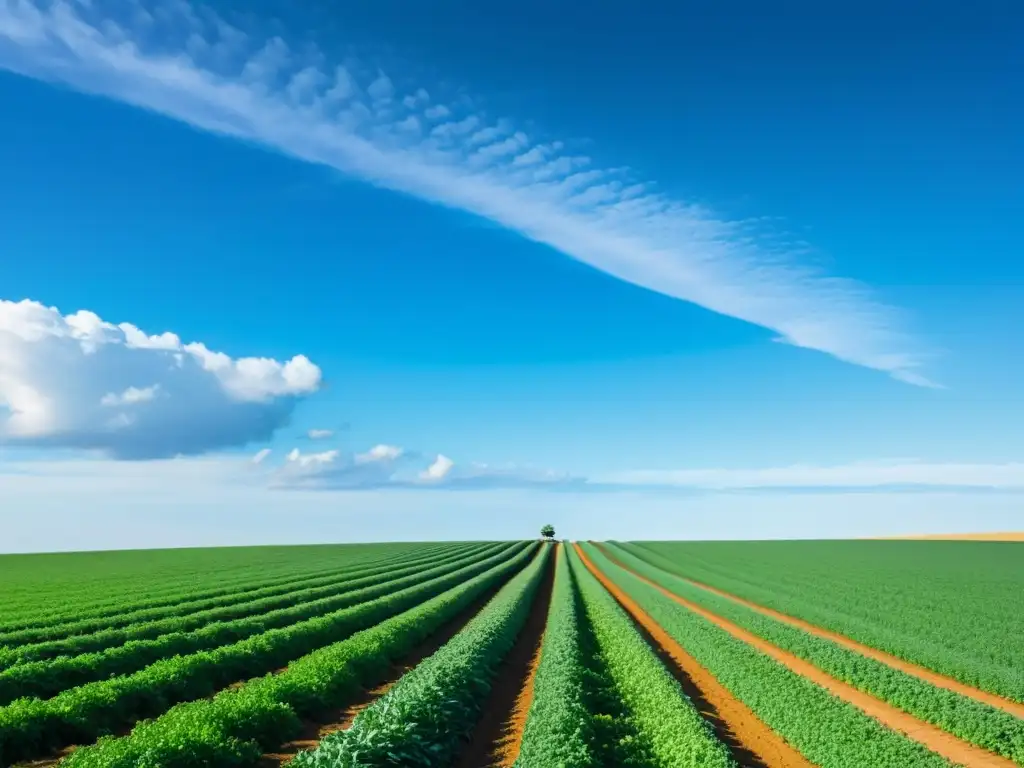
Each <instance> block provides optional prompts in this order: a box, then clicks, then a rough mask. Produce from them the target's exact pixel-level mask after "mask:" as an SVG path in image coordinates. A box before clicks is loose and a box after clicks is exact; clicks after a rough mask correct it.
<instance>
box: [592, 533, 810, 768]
mask: <svg viewBox="0 0 1024 768" xmlns="http://www.w3.org/2000/svg"><path fill="white" fill-rule="evenodd" d="M576 552H577V554H578V555H579V556H580V559H581V560H582V561H583V564H584V565H585V566H586V567H587V569H588V570H589V571H590V572H591V573H593V574H594V576H596V577H597V579H598V581H600V582H601V584H603V585H604V587H605V589H607V590H608V591H609V592H610V593H611V594H612V596H613V597H614V598H615V599H616V600H617V601H618V602H619V604H620V605H621V606H622V607H623V608H624V609H625V610H626V612H627V613H629V615H630V616H632V617H633V620H634V621H635V622H636V623H637V624H638V625H639V626H640V627H641V628H642V630H643V631H644V634H645V636H646V637H647V638H648V640H649V642H651V643H652V645H653V647H654V648H655V650H656V651H657V652H658V653H659V655H660V656H661V657H662V659H663V660H665V659H667V660H668V663H667V666H668V669H669V670H670V671H672V672H673V673H674V674H676V677H677V679H679V680H680V682H682V683H683V688H684V690H685V691H686V693H687V695H689V696H690V698H691V700H692V701H693V703H694V705H695V706H696V707H697V708H698V710H699V711H700V712H701V713H702V714H703V715H704V716H705V717H706V718H707V719H708V721H709V722H710V723H711V725H712V727H714V728H715V732H716V734H717V735H718V736H719V738H720V739H721V740H722V741H723V742H724V743H725V744H726V745H727V746H729V747H730V748H731V749H732V752H733V756H734V757H735V758H736V759H737V762H739V763H740V765H741V766H744V768H748V767H754V766H757V767H758V768H760V767H761V766H764V768H814V766H813V763H811V762H810V761H809V760H808V759H807V758H805V757H804V756H803V755H801V754H800V753H799V752H798V751H797V750H795V749H794V748H793V747H791V746H790V745H789V744H787V743H786V742H785V740H783V738H782V737H781V736H780V735H779V734H777V733H775V731H773V730H772V729H771V728H769V727H768V726H767V725H765V724H764V723H762V722H761V721H760V720H758V718H757V716H756V715H755V714H754V713H753V712H752V711H751V710H750V708H749V707H747V705H746V704H744V703H743V702H741V701H740V700H739V699H737V698H736V697H735V696H733V695H732V693H730V692H729V691H728V690H727V689H726V688H725V686H723V685H722V684H721V683H720V682H718V680H717V679H716V678H715V677H714V675H712V674H711V673H710V672H708V671H707V670H706V669H704V667H702V666H701V665H700V664H698V663H697V661H696V660H695V659H694V658H693V657H692V656H690V654H689V653H687V652H686V650H685V649H684V648H683V647H682V646H681V645H680V644H679V643H678V642H677V641H676V640H674V639H673V638H672V637H671V636H670V635H669V634H668V633H667V632H666V631H665V630H664V629H662V628H661V626H660V625H659V624H658V623H657V622H656V621H654V619H652V618H651V617H650V616H649V615H648V614H647V613H646V611H644V609H643V608H641V607H640V606H639V605H638V604H637V603H636V601H634V600H633V599H632V598H631V597H629V595H627V594H626V593H625V592H623V591H622V590H621V589H620V588H619V587H618V585H616V584H615V583H614V582H613V581H611V579H609V578H608V577H607V576H605V575H604V573H602V572H601V570H600V569H599V568H598V567H597V566H595V565H594V564H593V562H591V560H590V558H588V557H587V555H586V553H585V552H584V551H583V550H582V549H581V548H580V546H579V545H578V544H577V545H576Z"/></svg>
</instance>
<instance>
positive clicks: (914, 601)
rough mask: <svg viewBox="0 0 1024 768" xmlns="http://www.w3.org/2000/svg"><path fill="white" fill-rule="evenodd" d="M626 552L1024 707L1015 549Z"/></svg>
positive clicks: (1020, 548)
mask: <svg viewBox="0 0 1024 768" xmlns="http://www.w3.org/2000/svg"><path fill="white" fill-rule="evenodd" d="M626 548H627V549H629V550H630V551H631V552H633V553H634V554H637V555H639V556H640V557H642V558H643V559H645V560H648V561H650V562H654V563H655V564H656V565H659V566H661V567H664V568H666V569H667V570H670V571H672V572H674V573H677V574H680V575H682V576H687V577H690V578H693V579H696V580H697V581H701V582H704V583H707V584H711V585H712V586H716V587H719V588H721V589H724V590H725V591H727V592H731V593H733V594H735V595H739V596H741V597H745V598H747V599H748V600H752V601H753V602H755V603H759V604H760V605H764V606H767V607H769V608H774V609H775V610H777V611H781V612H783V613H787V614H789V615H791V616H797V617H799V618H801V619H804V620H805V621H809V622H811V623H812V624H816V625H818V626H821V627H825V628H827V629H830V630H832V631H834V632H838V633H840V634H843V635H846V636H847V637H850V638H853V639H854V640H857V641H859V642H861V643H864V644H865V645H870V646H872V647H875V648H879V649H881V650H884V651H887V652H888V653H891V654H893V655H895V656H899V657H900V658H903V659H906V660H907V661H911V662H914V663H916V664H920V665H922V666H925V667H928V668H930V669H933V670H935V671H936V672H940V673H942V674H944V675H948V676H950V677H953V678H956V679H957V680H960V681H962V682H964V683H967V684H968V685H973V686H975V687H978V688H981V689H983V690H986V691H990V692H992V693H996V694H999V695H1002V696H1006V697H1007V698H1010V699H1014V700H1016V701H1021V702H1024V567H1021V563H1024V543H1018V542H976V541H779V542H642V544H641V545H626Z"/></svg>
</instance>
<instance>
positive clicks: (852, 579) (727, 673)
mask: <svg viewBox="0 0 1024 768" xmlns="http://www.w3.org/2000/svg"><path fill="white" fill-rule="evenodd" d="M0 594H2V599H0V766H4V767H5V768H6V767H10V766H19V767H22V766H24V767H25V768H28V766H36V767H37V768H41V767H42V766H52V765H56V766H59V767H60V768H200V767H201V766H210V767H219V768H231V767H232V766H237V767H239V768H242V767H245V766H249V767H251V768H267V767H268V766H282V765H291V766H294V767H295V768H347V767H352V768H355V767H356V766H425V767H430V766H455V767H456V768H478V767H479V766H504V767H506V768H512V766H515V768H598V767H601V768H614V767H616V766H652V767H656V768H674V767H675V766H680V767H688V766H694V767H695V768H696V767H698V766H699V767H700V768H727V767H729V766H733V767H737V768H738V766H748V765H750V766H765V767H767V768H776V767H779V768H782V767H789V766H822V767H823V768H907V767H909V768H914V767H915V766H920V767H921V768H932V767H933V766H934V767H935V768H940V767H941V766H954V765H964V766H1014V765H1017V766H1024V543H1003V542H951V541H942V542H936V541H901V542H896V541H820V542H814V541H806V542H728V543H725V542H721V543H719V542H625V543H623V542H608V543H594V542H580V543H572V542H568V541H567V542H557V541H555V540H554V539H545V540H542V541H519V542H499V541H493V542H483V541H481V542H445V543H438V542H433V543H428V542H422V543H403V544H366V545H338V546H308V547H248V548H231V549H192V550H156V551H130V552H104V553H80V554H59V555H10V556H2V557H0Z"/></svg>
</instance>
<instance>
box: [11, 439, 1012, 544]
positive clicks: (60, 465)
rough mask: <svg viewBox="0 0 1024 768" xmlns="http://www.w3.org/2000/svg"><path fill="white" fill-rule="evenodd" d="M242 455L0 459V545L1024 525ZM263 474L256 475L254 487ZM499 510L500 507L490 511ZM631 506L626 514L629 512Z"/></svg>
mask: <svg viewBox="0 0 1024 768" xmlns="http://www.w3.org/2000/svg"><path fill="white" fill-rule="evenodd" d="M262 472H264V470H263V469H262V468H259V467H252V466H248V464H247V462H242V461H240V460H239V459H238V458H235V457H232V458H230V459H229V458H226V457H204V458H189V459H167V460H159V461H142V462H124V461H107V460H84V461H83V460H73V461H63V460H47V461H30V460H19V461H12V460H10V459H7V458H5V457H2V456H0V488H2V489H3V491H2V494H0V496H2V499H3V503H2V504H0V528H2V530H3V532H4V535H3V537H2V538H0V551H4V552H17V551H21V552H25V551H53V550H82V549H116V548H140V547H168V546H178V547H180V546H229V545H241V544H278V545H280V544H309V543H314V542H339V541H392V540H408V541H424V540H436V539H453V540H454V539H458V540H465V539H515V538H525V537H529V536H535V535H536V534H537V531H538V530H539V529H540V526H541V525H542V524H544V523H549V522H550V523H553V524H554V526H555V528H556V529H557V530H558V532H559V534H560V535H565V536H568V537H570V538H573V539H587V538H593V539H598V540H600V539H736V538H743V539H759V538H769V539H770V538H830V537H849V536H885V535H898V534H920V533H938V532H954V531H1012V530H1020V529H1021V514H1020V509H1021V498H1022V497H1021V494H1020V493H1019V492H1013V491H1007V492H991V493H976V494H964V493H954V492H920V493H912V494H907V493H892V492H885V491H881V492H861V493H841V492H831V493H787V492H785V491H771V492H760V493H759V492H753V491H748V492H742V493H712V492H709V493H700V494H695V495H690V496H687V497H686V499H685V502H683V503H681V497H680V491H679V490H675V489H666V490H649V489H645V488H640V487H637V488H630V489H625V490H616V491H615V492H612V493H593V492H588V491H587V490H585V489H584V490H580V491H578V492H576V491H574V490H573V489H572V488H564V489H561V492H559V493H552V492H551V490H550V489H548V488H547V487H546V486H530V487H524V488H518V489H512V488H498V489H491V490H488V489H480V490H478V491H474V492H473V493H464V492H460V491H457V490H450V491H446V490H445V489H444V486H443V485H442V486H438V487H436V488H429V489H428V488H424V490H417V489H416V488H410V489H406V490H403V491H400V492H394V493H381V492H380V491H379V490H378V489H375V488H368V489H365V490H360V489H358V488H347V489H343V490H340V491H337V492H331V491H329V490H324V491H322V492H317V493H310V492H308V491H303V490H299V489H296V490H289V489H286V488H277V489H274V490H273V491H270V490H268V489H267V488H266V487H265V485H264V483H263V482H262V479H263V475H262V474H261V473H262ZM254 480H255V482H254ZM481 510H486V511H487V514H481ZM624 511H625V512H626V513H624Z"/></svg>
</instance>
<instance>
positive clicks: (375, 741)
mask: <svg viewBox="0 0 1024 768" xmlns="http://www.w3.org/2000/svg"><path fill="white" fill-rule="evenodd" d="M550 552H551V549H550V548H549V547H545V548H544V549H542V550H541V552H540V554H539V555H538V557H537V558H536V559H535V560H534V562H533V563H531V564H530V565H529V566H527V567H526V569H524V570H523V571H522V572H520V573H519V574H518V575H516V576H515V577H514V578H513V579H512V580H511V581H510V582H509V583H508V584H506V585H505V586H504V587H503V588H502V590H501V591H500V592H499V593H498V594H497V595H496V596H495V597H494V599H492V600H491V601H490V602H489V603H488V604H487V606H486V607H485V608H484V609H483V610H482V611H481V612H480V613H479V614H478V615H477V616H476V617H475V618H474V619H473V620H472V621H471V622H470V623H469V624H467V625H466V627H465V628H464V629H463V630H462V631H461V632H459V634H458V635H456V636H455V637H454V638H452V640H450V641H449V642H448V643H447V644H446V645H445V646H444V647H442V648H441V649H440V650H439V651H438V652H437V653H435V654H434V655H433V656H431V657H430V658H428V659H426V660H425V661H424V662H422V663H421V664H420V665H419V666H417V667H416V668H415V669H413V670H412V671H411V672H409V673H408V674H406V675H405V676H404V677H402V679H401V680H399V681H398V684H397V685H395V687H394V688H392V689H391V690H390V691H389V692H388V693H387V694H386V695H384V696H383V697H381V698H380V699H378V700H377V701H376V702H374V704H372V705H371V706H370V707H368V708H367V709H365V710H364V711H363V712H362V713H361V714H360V715H359V716H358V717H357V718H356V719H355V721H354V722H353V724H352V727H351V728H349V729H348V730H346V731H339V732H338V733H335V734H332V735H330V736H328V737H326V738H325V739H324V740H323V741H321V742H320V746H319V747H318V748H317V749H315V750H313V751H312V752H302V753H299V754H298V755H297V756H296V758H295V760H294V761H293V762H292V763H291V764H290V765H291V766H294V768H326V767H327V766H329V767H330V768H357V766H358V767H362V766H370V765H422V766H435V765H447V764H448V763H449V762H450V761H451V760H452V758H453V757H454V755H455V753H456V752H457V750H458V749H459V747H460V744H461V741H462V739H464V738H465V737H466V736H467V735H468V734H469V733H470V731H471V730H472V728H473V726H474V724H475V723H476V721H477V719H478V718H479V715H480V708H481V706H482V704H483V702H484V700H485V699H486V696H487V693H488V691H489V690H490V687H491V682H492V680H493V678H494V674H495V672H496V670H497V667H498V665H499V664H500V662H501V660H502V659H503V658H504V657H505V655H506V654H507V653H508V652H509V650H510V649H511V648H512V646H513V644H514V643H515V639H516V635H517V634H518V633H519V630H520V629H521V628H522V627H523V625H524V624H525V622H526V618H527V616H528V615H529V612H530V605H531V603H532V601H533V598H534V595H535V593H536V592H537V588H538V586H539V584H540V581H541V578H542V577H543V575H544V570H545V568H547V567H549V563H548V561H549V559H550Z"/></svg>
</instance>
